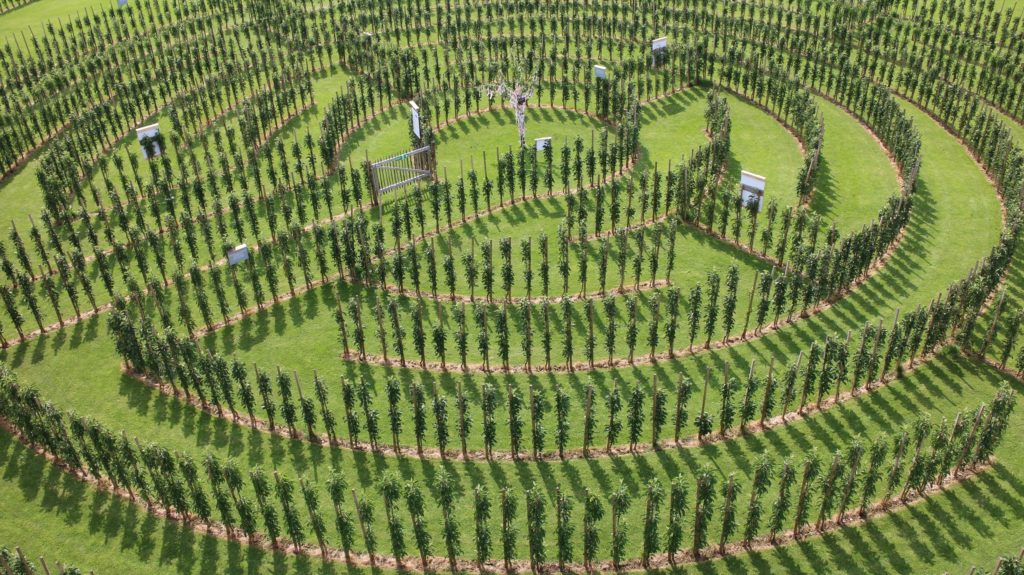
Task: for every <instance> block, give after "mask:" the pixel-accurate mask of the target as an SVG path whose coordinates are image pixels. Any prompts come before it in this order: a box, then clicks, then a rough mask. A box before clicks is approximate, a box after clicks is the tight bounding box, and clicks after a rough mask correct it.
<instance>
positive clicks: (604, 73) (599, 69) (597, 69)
mask: <svg viewBox="0 0 1024 575" xmlns="http://www.w3.org/2000/svg"><path fill="white" fill-rule="evenodd" d="M594 77H595V78H601V79H606V78H608V69H607V68H605V67H604V66H597V65H595V66H594Z"/></svg>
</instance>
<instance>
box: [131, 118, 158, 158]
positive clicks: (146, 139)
mask: <svg viewBox="0 0 1024 575" xmlns="http://www.w3.org/2000/svg"><path fill="white" fill-rule="evenodd" d="M135 135H136V137H138V139H139V146H140V147H141V148H142V158H143V159H145V160H149V159H151V158H156V157H159V156H160V154H162V153H163V150H162V149H160V124H150V125H148V126H141V127H139V128H136V129H135Z"/></svg>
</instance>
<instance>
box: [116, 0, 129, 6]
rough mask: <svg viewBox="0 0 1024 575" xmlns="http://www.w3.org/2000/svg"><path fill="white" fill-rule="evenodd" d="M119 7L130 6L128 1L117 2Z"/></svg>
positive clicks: (120, 0) (119, 0)
mask: <svg viewBox="0 0 1024 575" xmlns="http://www.w3.org/2000/svg"><path fill="white" fill-rule="evenodd" d="M117 5H118V6H127V5H128V0H117Z"/></svg>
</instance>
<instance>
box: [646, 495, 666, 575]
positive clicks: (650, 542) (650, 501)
mask: <svg viewBox="0 0 1024 575" xmlns="http://www.w3.org/2000/svg"><path fill="white" fill-rule="evenodd" d="M664 499H665V490H664V489H663V488H662V486H661V482H660V481H658V480H657V478H654V479H651V480H650V481H649V482H648V483H647V502H646V507H645V509H644V533H643V546H642V550H641V561H642V564H643V566H644V567H645V568H649V567H650V566H651V556H652V555H654V554H655V553H657V552H658V549H659V546H660V544H661V541H660V537H659V536H658V522H659V514H660V511H661V504H662V502H663V501H664Z"/></svg>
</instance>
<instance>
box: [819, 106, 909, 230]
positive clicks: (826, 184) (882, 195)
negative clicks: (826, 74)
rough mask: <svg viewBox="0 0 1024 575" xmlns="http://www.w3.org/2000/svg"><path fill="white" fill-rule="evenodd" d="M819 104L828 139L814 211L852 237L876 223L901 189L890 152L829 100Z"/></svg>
mask: <svg viewBox="0 0 1024 575" xmlns="http://www.w3.org/2000/svg"><path fill="white" fill-rule="evenodd" d="M817 103H818V108H819V109H820V110H821V111H822V113H823V115H824V117H825V134H826V136H825V146H824V148H823V149H822V153H821V159H820V163H819V165H818V172H817V177H816V179H815V191H814V196H813V199H812V200H811V209H813V210H814V211H816V212H818V213H820V214H823V215H824V216H825V217H826V218H827V220H831V221H832V222H833V223H835V225H836V227H837V228H838V229H839V232H840V233H842V234H844V235H846V234H849V233H851V232H856V231H857V230H859V229H860V227H861V226H863V225H864V224H866V223H868V222H870V221H871V220H872V219H874V218H875V216H876V215H877V214H878V210H879V209H881V208H882V206H884V205H885V201H886V200H887V199H888V198H889V197H890V196H892V195H894V194H896V193H898V190H899V183H898V182H897V179H896V171H895V168H894V167H893V165H892V163H891V162H890V161H889V158H888V156H887V155H886V153H885V150H884V149H883V148H882V146H881V144H880V143H879V142H878V141H877V140H875V139H874V138H873V137H872V135H871V133H870V132H869V131H867V130H866V129H865V128H864V127H863V126H861V125H858V123H857V122H856V120H854V119H853V118H852V117H851V116H850V115H849V114H847V113H846V112H845V111H843V110H842V109H840V108H839V107H837V106H836V105H835V104H832V103H831V102H829V101H828V100H825V99H824V98H818V99H817Z"/></svg>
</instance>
